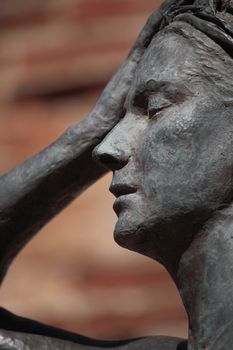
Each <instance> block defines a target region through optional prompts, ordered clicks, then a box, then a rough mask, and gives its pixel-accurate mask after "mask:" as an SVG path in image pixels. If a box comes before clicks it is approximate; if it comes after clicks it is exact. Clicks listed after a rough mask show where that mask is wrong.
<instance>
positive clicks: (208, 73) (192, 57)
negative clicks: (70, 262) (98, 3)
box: [0, 0, 233, 350]
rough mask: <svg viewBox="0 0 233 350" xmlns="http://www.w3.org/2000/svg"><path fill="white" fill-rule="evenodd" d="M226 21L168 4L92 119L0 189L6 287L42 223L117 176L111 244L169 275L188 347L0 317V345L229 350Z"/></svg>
mask: <svg viewBox="0 0 233 350" xmlns="http://www.w3.org/2000/svg"><path fill="white" fill-rule="evenodd" d="M232 14H233V1H228V0H215V1H214V0H196V1H195V0H191V1H190V0H180V1H174V0H173V1H171V0H167V1H165V2H164V4H163V5H162V6H161V8H160V9H159V10H158V11H157V12H155V13H154V14H153V15H152V16H151V17H150V19H149V21H148V22H147V24H146V25H145V27H144V29H143V30H142V32H141V34H140V35H139V38H138V39H137V41H136V43H135V45H134V47H133V49H132V50H131V52H130V54H129V56H128V58H127V60H126V61H125V63H124V64H123V66H122V67H121V68H120V70H119V71H118V72H117V73H116V75H115V76H114V77H113V78H112V80H111V81H110V83H109V84H108V85H107V87H106V89H105V90H104V92H103V93H102V95H101V97H100V99H99V101H98V102H97V104H96V106H95V107H94V109H93V111H92V112H91V113H90V115H89V116H88V117H87V118H86V119H85V120H84V121H83V122H82V123H80V124H79V125H76V126H73V127H71V128H70V129H68V130H67V131H66V132H65V133H64V134H63V135H62V136H61V137H60V138H59V139H58V140H57V141H55V142H54V143H53V144H52V145H50V146H49V147H48V148H46V149H45V150H44V151H42V152H41V153H39V154H38V155H36V156H35V157H33V158H32V159H30V160H28V161H26V162H25V163H23V164H21V165H19V166H18V167H16V168H15V169H13V170H11V171H10V172H9V173H7V174H5V175H3V176H2V177H1V182H0V228H1V229H0V237H1V246H0V262H1V265H0V276H1V279H3V278H4V276H5V274H6V272H7V268H8V267H9V265H10V263H11V262H12V260H13V259H14V257H15V256H16V254H17V253H18V252H19V251H20V250H21V249H22V248H23V246H24V245H25V244H26V243H27V241H28V240H30V239H31V238H32V237H33V235H34V234H35V233H37V232H38V231H39V229H40V228H41V227H42V226H43V225H44V224H46V223H47V222H48V221H49V220H50V219H51V218H52V217H53V216H54V215H56V214H57V213H59V211H61V210H62V209H63V208H64V207H65V206H66V205H67V204H68V203H69V202H70V201H72V200H73V199H74V198H75V197H76V196H77V195H78V194H79V193H80V192H81V191H83V190H85V189H86V188H87V187H88V186H89V185H90V184H91V183H93V182H94V181H96V180H97V179H98V178H99V177H100V176H102V175H103V174H104V173H105V172H106V171H107V170H111V171H113V180H112V184H111V187H110V190H111V192H112V193H113V194H114V195H115V196H116V202H115V204H114V210H115V212H116V214H117V216H118V221H117V224H116V228H115V232H114V237H115V240H116V242H117V243H118V244H120V245H121V246H123V247H125V248H127V249H130V250H133V251H136V252H139V253H141V254H144V255H147V256H149V257H151V258H153V259H155V260H157V261H159V262H160V263H162V264H163V265H164V266H165V267H166V269H167V270H168V272H169V273H170V275H171V277H172V278H173V280H174V281H175V283H176V285H177V288H178V290H179V291H180V294H181V297H182V300H183V303H184V306H185V308H186V311H187V314H188V318H189V339H188V341H185V340H182V339H178V338H171V337H149V338H141V339H132V340H124V341H112V342H108V341H100V340H92V339H88V338H86V337H83V336H80V335H77V334H72V333H69V332H66V331H63V330H59V329H55V328H52V327H50V326H46V325H42V324H39V323H37V322H36V321H31V320H27V319H23V318H21V317H18V316H15V315H12V314H11V313H9V312H8V311H6V310H3V309H1V311H0V329H1V331H0V349H9V350H10V349H12V350H13V349H17V350H21V349H22V350H23V349H35V350H37V349H38V350H39V349H44V350H47V349H54V350H55V349H56V350H64V349H67V350H72V349H92V348H99V349H103V348H109V349H112V348H117V349H128V350H130V349H148V350H149V349H153V350H181V349H189V350H201V349H206V350H207V349H208V350H220V349H232V348H233V345H232V344H233V320H232V319H233V318H232V314H233V278H232V277H233V216H232V197H233V156H232V152H233V148H232V146H233V82H232V81H233V80H232V77H233V61H232V58H233V16H232ZM92 154H93V157H92ZM93 158H94V160H93ZM96 160H97V162H96Z"/></svg>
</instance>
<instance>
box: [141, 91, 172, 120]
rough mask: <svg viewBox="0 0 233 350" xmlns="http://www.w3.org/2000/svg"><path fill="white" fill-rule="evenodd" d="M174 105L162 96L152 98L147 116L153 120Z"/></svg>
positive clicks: (149, 101)
mask: <svg viewBox="0 0 233 350" xmlns="http://www.w3.org/2000/svg"><path fill="white" fill-rule="evenodd" d="M171 105H172V101H170V100H169V99H168V98H166V97H164V96H162V95H161V94H159V95H156V96H151V98H149V100H148V107H147V114H148V117H149V118H153V117H155V116H156V114H157V113H159V112H161V111H162V110H164V109H165V108H168V107H170V106H171Z"/></svg>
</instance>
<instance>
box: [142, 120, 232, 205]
mask: <svg viewBox="0 0 233 350" xmlns="http://www.w3.org/2000/svg"><path fill="white" fill-rule="evenodd" d="M218 116H219V115H218ZM211 117H213V118H212V123H209V122H208V123H207V122H206V119H204V120H203V121H202V124H200V118H197V117H195V119H194V118H192V117H191V116H189V117H188V118H187V117H183V118H182V117H181V116H179V120H178V121H176V122H175V123H172V120H171V119H170V118H169V120H166V122H160V123H159V122H158V123H156V122H154V123H153V124H152V123H151V125H148V128H147V130H146V131H145V132H144V134H143V136H142V138H141V141H140V143H139V145H138V152H137V153H138V154H140V155H142V156H140V158H139V159H140V163H141V166H140V167H141V169H142V172H141V175H142V179H141V183H142V186H143V192H144V194H145V196H146V197H147V198H156V201H157V203H159V204H160V205H161V206H164V205H170V204H171V203H172V202H173V204H174V202H176V205H177V206H179V207H180V206H184V205H186V206H192V207H193V206H195V207H196V206H198V205H199V206H202V207H203V206H213V207H216V206H218V205H219V204H220V203H222V202H223V201H225V200H226V199H227V198H228V197H231V192H232V159H231V158H232V157H231V154H232V138H231V135H232V133H229V124H228V123H227V122H222V123H221V125H220V123H219V117H218V120H216V119H215V118H214V116H211ZM188 119H189V120H191V122H188ZM215 121H216V122H215ZM169 203H170V204H169ZM173 204H172V205H173Z"/></svg>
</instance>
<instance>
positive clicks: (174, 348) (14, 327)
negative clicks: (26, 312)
mask: <svg viewBox="0 0 233 350" xmlns="http://www.w3.org/2000/svg"><path fill="white" fill-rule="evenodd" d="M6 348H7V349H8V350H21V349H28V350H32V349H33V350H37V349H38V350H39V349H44V350H101V349H109V350H187V342H186V341H184V340H183V339H180V338H174V337H164V336H161V337H158V336H155V337H145V338H137V339H128V340H120V341H104V340H103V341H102V340H95V339H90V338H87V337H84V336H82V335H79V334H75V333H70V332H67V331H65V330H62V329H58V328H54V327H51V326H47V325H44V324H42V323H39V322H37V321H33V320H30V319H26V318H23V317H20V316H16V315H14V314H12V313H11V312H9V311H7V310H5V309H3V308H0V350H1V349H4V350H5V349H6Z"/></svg>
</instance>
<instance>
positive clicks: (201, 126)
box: [94, 34, 233, 261]
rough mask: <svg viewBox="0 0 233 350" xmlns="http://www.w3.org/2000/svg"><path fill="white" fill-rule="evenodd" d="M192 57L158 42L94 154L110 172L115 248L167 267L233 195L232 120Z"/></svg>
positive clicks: (162, 39) (162, 38) (180, 47)
mask: <svg viewBox="0 0 233 350" xmlns="http://www.w3.org/2000/svg"><path fill="white" fill-rule="evenodd" d="M201 66H202V62H198V55H196V54H195V49H194V48H193V47H192V46H191V45H190V44H189V43H188V41H187V39H185V38H183V37H182V36H179V35H175V34H174V35H173V34H166V35H159V36H157V37H156V38H155V39H154V40H153V42H152V44H151V45H150V47H149V48H148V50H147V52H146V53H145V55H144V57H143V59H142V61H141V63H140V66H139V67H138V70H137V72H136V75H135V77H134V80H133V83H132V86H131V89H130V91H129V95H128V98H127V101H126V103H125V109H126V114H125V117H124V118H123V119H122V120H121V121H120V122H119V123H118V124H117V125H116V126H115V127H114V128H113V129H112V130H111V132H110V133H109V134H108V135H107V136H106V137H105V139H104V140H103V141H102V143H101V144H100V145H98V146H97V148H96V149H95V151H94V155H95V157H96V158H98V160H99V162H101V163H102V164H103V165H104V166H106V167H108V168H109V169H111V170H112V171H113V180H112V184H111V187H110V191H111V192H112V193H113V194H114V195H115V196H116V201H115V204H114V210H115V212H116V214H117V216H118V221H117V224H116V228H115V233H114V236H115V240H116V241H117V242H118V243H119V244H120V245H122V246H124V247H127V248H129V249H132V250H135V251H138V252H141V253H143V254H145V255H148V256H152V257H154V258H156V259H158V260H160V261H163V259H164V255H166V254H170V255H172V256H174V258H175V255H176V253H177V254H178V252H179V253H181V252H182V250H184V249H185V248H186V247H187V246H188V244H189V243H190V240H191V239H192V237H193V235H194V234H195V233H196V231H198V230H199V229H200V226H201V225H202V224H203V223H204V222H205V221H206V220H207V218H208V217H209V215H210V214H211V213H213V211H214V210H216V209H218V208H221V207H223V206H224V205H226V204H227V203H229V201H230V199H231V195H232V140H233V122H232V120H233V116H232V115H231V113H229V112H228V108H227V107H226V106H225V105H224V104H223V102H222V101H221V99H220V98H219V97H218V96H217V95H216V94H215V93H214V91H212V90H213V89H210V83H208V79H204V78H200V77H199V76H195V75H194V74H193V73H192V67H195V72H197V71H198V70H201Z"/></svg>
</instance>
